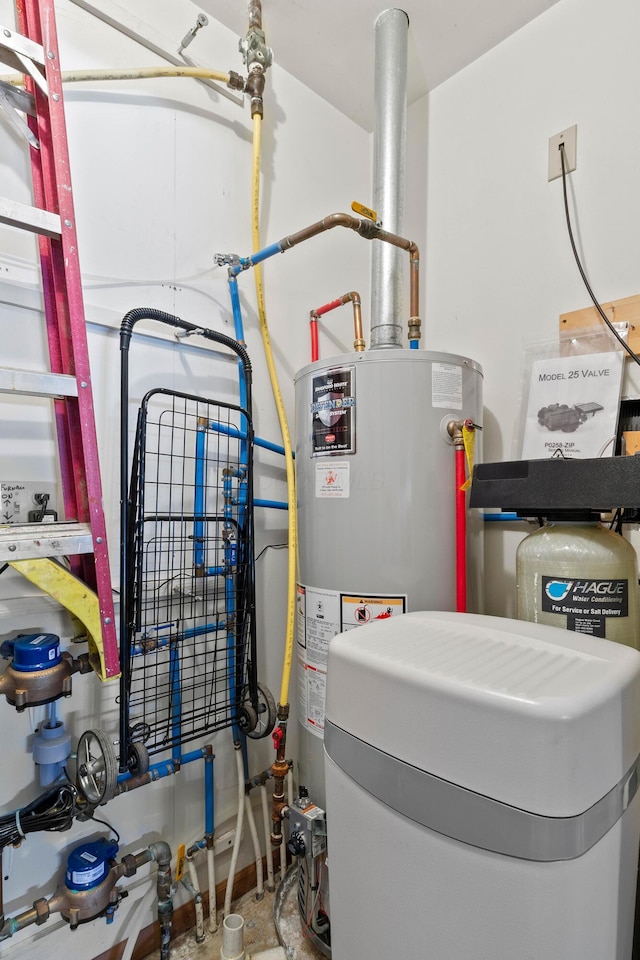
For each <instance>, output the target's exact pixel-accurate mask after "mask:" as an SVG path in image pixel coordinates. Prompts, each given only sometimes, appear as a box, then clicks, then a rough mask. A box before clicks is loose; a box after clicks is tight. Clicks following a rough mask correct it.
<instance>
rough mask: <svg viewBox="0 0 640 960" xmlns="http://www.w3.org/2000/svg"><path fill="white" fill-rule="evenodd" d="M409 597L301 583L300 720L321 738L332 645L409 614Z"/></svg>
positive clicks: (298, 636) (298, 635)
mask: <svg viewBox="0 0 640 960" xmlns="http://www.w3.org/2000/svg"><path fill="white" fill-rule="evenodd" d="M406 610H407V596H406V594H395V595H393V596H381V595H379V594H375V593H374V594H371V593H369V594H364V593H357V594H356V593H343V592H341V591H339V590H321V589H318V588H317V587H309V586H305V585H304V584H301V583H299V584H298V589H297V598H296V624H297V628H296V630H297V632H296V639H297V645H298V657H297V660H298V718H299V720H300V723H301V724H302V726H303V727H304V728H305V729H306V730H308V731H309V732H310V733H312V734H313V735H314V736H316V737H319V738H320V739H321V738H322V737H323V735H324V704H325V695H326V687H327V656H328V653H329V642H330V641H331V639H332V638H333V637H335V636H336V635H337V634H338V633H342V632H343V631H345V630H352V629H353V628H354V627H361V626H364V625H365V624H367V623H370V622H372V621H373V620H387V619H388V618H389V617H394V616H398V615H399V614H401V613H406Z"/></svg>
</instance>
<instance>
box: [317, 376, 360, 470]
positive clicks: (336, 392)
mask: <svg viewBox="0 0 640 960" xmlns="http://www.w3.org/2000/svg"><path fill="white" fill-rule="evenodd" d="M355 378H356V371H355V367H336V368H335V369H333V370H329V371H328V372H327V373H321V374H318V375H317V376H315V377H312V378H311V404H310V413H311V456H312V457H332V456H336V454H345V453H355V452H356V394H355Z"/></svg>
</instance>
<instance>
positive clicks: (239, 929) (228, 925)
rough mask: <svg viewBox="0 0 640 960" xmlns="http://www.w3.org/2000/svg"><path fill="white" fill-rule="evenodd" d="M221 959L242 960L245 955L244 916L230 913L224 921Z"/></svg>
mask: <svg viewBox="0 0 640 960" xmlns="http://www.w3.org/2000/svg"><path fill="white" fill-rule="evenodd" d="M220 957H221V960H242V958H243V957H244V918H243V917H241V916H240V914H239V913H230V914H229V916H228V917H225V918H224V920H223V921H222V946H221V948H220Z"/></svg>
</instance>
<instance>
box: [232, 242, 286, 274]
mask: <svg viewBox="0 0 640 960" xmlns="http://www.w3.org/2000/svg"><path fill="white" fill-rule="evenodd" d="M276 253H284V250H283V249H282V243H281V242H279V243H272V244H270V245H269V246H268V247H264V248H263V249H262V250H258V252H257V253H252V254H251V256H250V257H241V258H240V263H239V264H237V265H236V266H235V267H229V276H230V277H234V278H235V277H237V276H238V274H239V273H242V271H243V270H246V269H247V268H248V267H255V266H257V264H259V263H262V262H263V260H268V259H269V258H270V257H274V256H275V255H276Z"/></svg>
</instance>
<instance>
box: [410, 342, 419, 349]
mask: <svg viewBox="0 0 640 960" xmlns="http://www.w3.org/2000/svg"><path fill="white" fill-rule="evenodd" d="M419 347H420V341H419V340H409V349H410V350H417V349H418V348H419Z"/></svg>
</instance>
